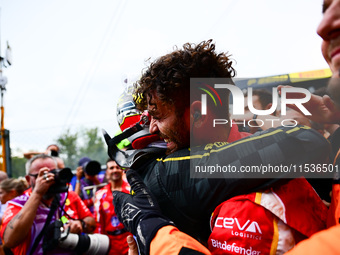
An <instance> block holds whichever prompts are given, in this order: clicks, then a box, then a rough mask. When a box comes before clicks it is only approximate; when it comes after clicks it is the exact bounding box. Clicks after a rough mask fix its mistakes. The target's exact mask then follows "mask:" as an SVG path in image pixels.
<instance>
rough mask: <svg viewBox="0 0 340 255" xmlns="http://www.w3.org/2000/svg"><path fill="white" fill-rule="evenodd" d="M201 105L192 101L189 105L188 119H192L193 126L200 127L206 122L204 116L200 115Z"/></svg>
mask: <svg viewBox="0 0 340 255" xmlns="http://www.w3.org/2000/svg"><path fill="white" fill-rule="evenodd" d="M201 107H202V103H201V102H200V101H194V102H192V103H191V105H190V117H191V119H193V122H192V123H193V125H195V127H200V126H201V125H202V124H204V123H205V121H206V119H207V118H206V115H202V114H201Z"/></svg>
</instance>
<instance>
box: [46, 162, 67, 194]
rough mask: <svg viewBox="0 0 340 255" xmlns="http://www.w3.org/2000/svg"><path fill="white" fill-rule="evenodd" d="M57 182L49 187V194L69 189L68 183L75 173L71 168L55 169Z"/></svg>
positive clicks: (52, 171)
mask: <svg viewBox="0 0 340 255" xmlns="http://www.w3.org/2000/svg"><path fill="white" fill-rule="evenodd" d="M50 173H53V174H54V181H55V183H54V184H53V185H52V186H51V187H50V188H49V189H48V191H47V193H48V194H56V193H63V192H67V191H68V183H70V182H71V179H72V177H73V173H72V171H71V169H70V168H67V167H66V168H62V169H53V170H51V171H50Z"/></svg>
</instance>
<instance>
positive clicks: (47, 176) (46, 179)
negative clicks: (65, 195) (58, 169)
mask: <svg viewBox="0 0 340 255" xmlns="http://www.w3.org/2000/svg"><path fill="white" fill-rule="evenodd" d="M53 184H54V174H53V173H50V169H49V168H47V167H43V168H41V169H40V170H39V173H38V176H37V178H36V180H35V184H34V188H33V192H34V193H36V194H38V195H40V196H44V195H45V194H46V193H47V191H48V189H49V188H50V187H51V186H52V185H53Z"/></svg>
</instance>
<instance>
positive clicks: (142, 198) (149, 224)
mask: <svg viewBox="0 0 340 255" xmlns="http://www.w3.org/2000/svg"><path fill="white" fill-rule="evenodd" d="M126 177H127V180H128V182H129V183H130V186H131V193H132V195H130V194H126V193H123V192H120V191H113V192H112V194H113V204H114V207H115V212H116V214H117V217H118V219H119V221H120V222H122V223H123V224H124V226H125V228H126V229H127V230H128V231H129V232H131V233H132V234H133V235H134V236H136V238H137V244H138V247H139V251H140V252H141V253H144V254H149V249H150V243H151V241H152V239H153V238H154V236H155V235H156V233H157V231H158V230H159V229H160V228H162V227H164V226H167V225H174V224H173V222H171V221H170V220H169V219H168V218H166V217H165V216H164V215H162V213H161V210H160V208H159V206H158V203H157V201H156V199H155V198H154V197H153V196H152V194H151V192H150V191H149V189H148V188H147V187H146V185H145V184H144V182H143V181H142V179H141V177H140V176H139V175H138V174H137V172H136V171H134V170H132V169H130V170H128V171H127V173H126Z"/></svg>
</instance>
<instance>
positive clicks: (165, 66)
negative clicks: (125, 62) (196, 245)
mask: <svg viewBox="0 0 340 255" xmlns="http://www.w3.org/2000/svg"><path fill="white" fill-rule="evenodd" d="M234 75H235V71H234V69H233V67H232V61H231V60H230V58H229V56H228V55H227V54H225V53H216V52H215V45H214V44H213V43H212V41H211V40H209V41H204V42H201V43H200V44H198V45H194V44H185V45H184V46H183V49H176V50H175V51H173V52H172V53H170V54H167V55H165V56H162V57H160V58H159V59H157V60H156V61H155V62H153V63H152V64H151V65H150V66H149V68H148V69H147V70H146V71H145V73H144V74H143V76H142V77H141V79H140V80H139V82H138V83H137V84H136V95H137V97H136V103H137V105H138V107H139V108H140V109H141V110H145V109H147V110H148V112H149V113H150V115H151V116H152V117H151V122H150V133H152V134H158V135H160V137H161V138H163V139H164V141H165V142H166V143H167V153H166V154H167V155H164V156H163V157H161V158H155V159H149V160H148V161H147V162H144V164H139V167H138V169H134V170H136V171H137V173H138V174H139V175H140V176H141V177H142V179H143V181H144V182H145V184H146V186H147V187H148V188H149V189H150V191H151V193H152V195H153V196H154V197H155V198H156V200H157V202H158V204H159V207H160V209H161V212H162V213H163V214H165V216H166V217H168V218H170V219H171V220H172V221H173V222H174V223H175V224H176V226H177V227H178V228H179V229H180V230H181V231H183V232H185V233H187V234H189V235H191V236H193V237H195V238H197V239H199V240H200V241H202V242H206V241H207V240H208V237H209V235H210V233H211V231H210V226H209V218H210V216H211V213H212V212H213V211H214V209H215V208H216V207H217V206H218V205H219V204H221V203H222V202H223V201H226V200H228V199H230V198H232V197H235V196H238V195H241V194H248V193H251V192H254V191H257V190H263V189H267V188H268V187H271V186H272V185H273V184H274V183H276V182H277V180H278V179H280V178H281V177H287V174H285V173H278V175H277V178H276V179H264V178H256V179H249V177H248V176H247V174H246V173H237V178H235V175H234V177H233V178H231V177H230V175H228V174H226V175H224V178H191V177H190V170H189V169H190V165H191V164H193V165H204V164H205V165H216V164H220V165H224V166H228V165H234V166H238V167H239V166H240V165H261V164H263V165H270V164H271V165H276V166H278V165H287V164H293V165H298V164H304V163H311V162H323V161H324V159H325V158H326V157H327V155H328V151H329V144H328V142H327V141H326V140H325V139H324V138H323V137H322V136H320V135H319V134H318V133H317V132H314V131H312V130H310V129H306V128H304V127H295V128H291V127H279V128H277V129H274V130H273V129H270V130H268V131H264V132H261V133H257V134H256V135H253V136H249V137H246V135H244V134H242V133H239V132H238V131H237V127H236V125H234V126H233V127H234V128H233V127H230V126H229V125H220V126H219V127H216V128H213V129H212V128H211V127H209V123H211V121H212V119H214V118H218V117H219V115H220V114H222V113H220V112H216V111H214V109H215V108H214V107H212V105H209V102H208V106H207V114H206V115H203V114H201V106H202V103H201V101H200V97H199V94H197V95H191V93H190V92H191V91H190V78H225V79H226V80H227V81H229V84H230V83H231V82H232V81H231V78H232V77H234ZM222 100H224V101H223V102H222V105H225V112H224V115H223V117H224V118H225V113H226V112H228V110H229V109H228V97H225V98H224V99H222ZM242 137H244V138H243V140H242V142H236V143H233V142H234V141H237V140H239V139H241V138H242ZM190 140H191V143H190ZM193 144H194V145H195V152H194V154H192V151H193V150H192V148H193ZM207 144H209V145H208V146H207ZM190 146H191V149H190ZM269 155H271V156H269ZM129 171H130V170H129ZM129 171H128V172H129ZM122 196H123V195H122ZM126 196H128V195H126ZM114 197H115V196H114ZM117 197H118V196H117ZM115 199H116V198H114V200H115ZM320 202H321V200H320ZM115 203H119V202H117V201H115ZM123 203H124V202H123ZM126 205H127V207H129V206H131V202H130V203H128V204H126ZM118 207H119V205H118ZM127 207H125V206H124V204H122V206H121V208H124V212H122V213H121V214H119V212H117V215H120V216H119V217H122V218H121V219H122V220H121V222H134V221H135V220H136V219H138V217H132V216H133V215H132V214H129V213H126V212H132V211H135V210H133V208H130V209H131V210H128V209H129V208H127ZM321 211H322V210H321ZM319 212H320V211H317V213H319ZM130 216H131V217H132V218H130ZM316 217H318V215H317V216H316ZM318 223H321V222H318ZM316 225H317V227H320V225H318V224H316ZM321 225H322V223H321ZM135 226H138V227H139V228H143V227H141V224H139V223H138V222H137V223H136V224H135ZM161 226H162V224H160V225H159V226H158V227H161ZM129 230H131V232H132V233H135V232H136V231H134V230H133V229H129ZM156 230H157V229H156ZM313 231H314V230H313ZM147 232H148V231H144V232H143V229H141V231H137V233H138V235H143V234H146V235H147V236H142V238H141V239H140V240H146V241H148V240H151V239H152V238H153V236H152V233H153V234H154V233H155V231H152V233H151V232H150V233H147ZM137 240H138V237H137ZM144 245H145V242H144ZM146 245H148V243H146Z"/></svg>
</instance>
